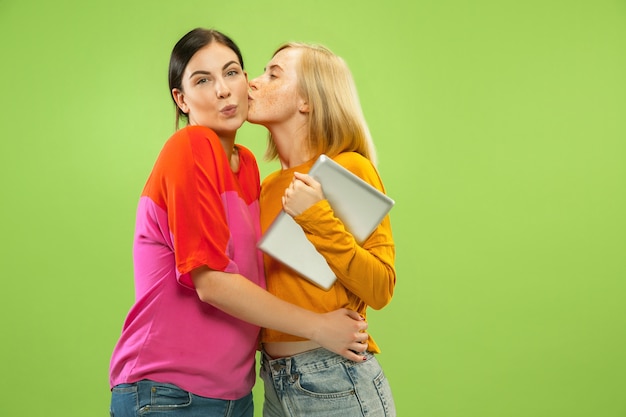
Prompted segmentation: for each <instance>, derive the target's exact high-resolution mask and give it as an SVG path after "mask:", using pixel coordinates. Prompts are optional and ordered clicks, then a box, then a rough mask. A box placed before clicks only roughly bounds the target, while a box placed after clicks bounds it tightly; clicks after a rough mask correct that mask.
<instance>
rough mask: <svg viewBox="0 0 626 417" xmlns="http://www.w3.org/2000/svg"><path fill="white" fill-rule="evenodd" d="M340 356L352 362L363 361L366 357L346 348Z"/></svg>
mask: <svg viewBox="0 0 626 417" xmlns="http://www.w3.org/2000/svg"><path fill="white" fill-rule="evenodd" d="M341 356H343V357H344V358H346V359H350V360H351V361H353V362H363V361H364V360H365V359H366V357H365V356H363V355H362V354H359V353H356V352H354V351H352V350H346V351H345V352H343V353H342V354H341Z"/></svg>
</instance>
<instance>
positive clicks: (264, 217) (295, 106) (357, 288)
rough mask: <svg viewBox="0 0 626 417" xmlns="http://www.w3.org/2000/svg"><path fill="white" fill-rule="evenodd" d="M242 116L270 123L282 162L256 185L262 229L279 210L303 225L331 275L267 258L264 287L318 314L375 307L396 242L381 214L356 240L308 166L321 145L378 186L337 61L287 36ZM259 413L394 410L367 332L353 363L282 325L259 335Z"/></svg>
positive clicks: (272, 144) (387, 293)
mask: <svg viewBox="0 0 626 417" xmlns="http://www.w3.org/2000/svg"><path fill="white" fill-rule="evenodd" d="M250 87H251V91H250V93H249V96H250V99H249V112H248V121H249V122H251V123H255V124H260V125H263V126H265V127H266V128H267V129H268V131H269V139H270V140H269V145H268V149H267V154H266V156H267V157H268V159H270V160H271V159H278V160H279V162H280V164H281V169H280V170H278V171H276V172H274V173H272V174H270V175H269V176H268V177H267V178H266V179H265V180H264V181H263V183H262V184H261V196H260V204H261V229H262V232H264V231H265V230H266V229H267V228H268V226H269V225H270V224H271V222H272V220H273V219H274V218H275V217H276V215H277V214H278V213H279V211H280V210H281V209H284V210H285V211H286V212H287V213H288V214H290V215H291V216H292V217H293V218H294V219H295V221H296V222H297V223H298V224H299V225H300V226H301V227H302V229H303V230H304V232H305V234H306V236H307V238H308V239H309V240H310V241H311V242H312V243H313V244H314V245H315V247H316V249H317V250H318V252H320V253H321V254H322V255H323V256H324V257H325V259H326V261H327V262H328V264H329V266H330V267H331V269H332V270H333V271H334V272H335V274H336V276H337V278H338V279H337V281H336V282H335V284H334V285H333V286H332V288H331V289H330V290H329V291H324V290H323V289H321V288H319V287H316V286H315V285H314V284H312V283H310V282H309V281H307V280H306V279H304V278H303V277H301V276H299V275H298V274H297V273H296V272H294V271H293V270H291V269H289V268H288V267H286V266H284V265H282V264H281V263H280V262H278V261H276V260H274V259H272V258H271V257H269V256H266V257H265V274H266V279H267V289H268V291H269V292H271V293H272V294H274V295H276V296H278V297H279V298H282V299H284V300H286V301H289V302H291V303H294V304H297V305H299V306H301V307H304V308H306V309H308V310H312V311H315V312H318V313H322V312H328V311H333V310H335V309H337V308H349V309H351V310H355V311H357V312H359V313H360V314H361V315H363V316H364V317H365V316H366V313H367V311H366V310H367V307H368V306H370V307H372V308H374V309H381V308H383V307H384V306H385V305H387V304H388V303H389V302H390V300H391V298H392V295H393V291H394V286H395V282H396V273H395V267H394V258H395V245H394V241H393V238H392V233H391V224H390V220H389V216H387V217H386V218H385V219H384V220H383V221H382V223H381V225H380V226H379V227H378V228H377V229H376V230H375V231H374V233H373V234H372V235H371V236H370V237H369V238H368V239H367V240H366V241H365V242H364V243H363V244H362V245H361V246H360V245H358V244H357V242H356V241H355V239H354V237H353V236H352V235H351V234H350V233H349V232H347V231H346V230H345V228H344V227H343V224H342V223H341V221H340V220H339V219H338V218H337V217H335V215H334V214H333V210H332V208H331V207H330V205H329V204H328V202H327V201H326V200H325V199H324V193H323V189H322V188H321V186H320V184H319V183H318V182H316V181H315V180H314V179H313V178H312V177H310V176H308V175H307V174H306V173H307V172H308V170H309V169H310V168H311V166H312V165H313V163H314V162H315V160H316V159H317V157H318V156H319V155H320V154H322V153H324V154H326V155H328V156H330V157H331V158H333V159H334V160H335V161H336V162H338V163H339V164H341V165H343V166H344V167H345V168H347V169H349V170H350V171H351V172H353V173H354V174H356V175H357V176H359V177H361V178H362V179H363V180H365V181H367V182H368V183H370V184H371V185H373V186H374V187H376V188H377V189H379V190H381V191H383V192H384V187H383V183H382V181H381V179H380V177H379V174H378V171H377V169H376V167H375V150H374V146H373V143H372V140H371V138H370V133H369V130H368V128H367V124H366V122H365V119H364V117H363V112H362V110H361V106H360V103H359V100H358V97H357V92H356V88H355V85H354V81H353V79H352V75H351V73H350V71H349V69H348V67H347V65H346V64H345V62H344V61H343V60H342V59H341V58H340V57H338V56H337V55H335V54H333V53H332V52H331V51H330V50H329V49H328V48H325V47H323V46H320V45H309V44H302V43H288V44H285V45H283V46H281V47H280V48H278V50H277V51H276V52H275V53H274V55H273V57H272V59H271V60H270V62H269V63H268V64H267V67H266V69H265V72H264V73H263V74H262V75H261V76H259V77H258V78H256V79H254V80H252V81H251V82H250ZM261 342H262V346H263V359H262V365H261V376H262V377H263V380H264V383H265V403H264V416H266V417H277V416H303V415H306V416H307V417H314V416H320V417H322V416H323V417H329V416H362V415H363V416H364V415H367V416H394V415H395V406H394V401H393V396H392V394H391V390H390V386H389V383H388V381H387V379H386V378H385V375H384V373H383V371H382V369H381V367H380V365H379V363H378V361H377V360H376V358H375V356H374V354H376V353H379V352H380V349H379V347H378V345H377V344H376V343H375V342H374V340H373V339H372V338H371V337H370V338H369V340H368V349H367V351H366V352H365V353H364V355H363V361H361V362H351V361H349V360H346V359H345V358H342V357H341V356H339V355H337V354H335V353H332V352H330V351H328V350H326V349H324V348H323V347H321V346H320V345H319V344H318V343H316V342H315V341H312V340H307V339H306V338H302V337H298V336H296V335H291V334H288V333H285V332H281V331H275V330H271V329H264V330H263V332H262V335H261Z"/></svg>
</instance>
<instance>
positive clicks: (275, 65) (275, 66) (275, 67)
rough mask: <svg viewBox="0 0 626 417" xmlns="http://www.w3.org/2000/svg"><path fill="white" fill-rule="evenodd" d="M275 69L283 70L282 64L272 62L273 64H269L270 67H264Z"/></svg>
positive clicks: (265, 69)
mask: <svg viewBox="0 0 626 417" xmlns="http://www.w3.org/2000/svg"><path fill="white" fill-rule="evenodd" d="M274 69H279V70H281V71H282V70H283V69H282V67H281V66H280V65H278V64H272V65H270V66H269V68H268V67H265V68H263V71H271V70H274Z"/></svg>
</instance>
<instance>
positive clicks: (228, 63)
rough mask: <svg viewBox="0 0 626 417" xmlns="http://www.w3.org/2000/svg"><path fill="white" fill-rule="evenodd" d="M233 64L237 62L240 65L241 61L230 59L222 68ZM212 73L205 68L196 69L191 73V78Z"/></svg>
mask: <svg viewBox="0 0 626 417" xmlns="http://www.w3.org/2000/svg"><path fill="white" fill-rule="evenodd" d="M232 64H236V65H239V63H238V62H237V61H228V62H227V63H226V64H225V65H224V66H223V67H222V69H223V70H225V69H226V68H228V67H230V66H231V65H232ZM198 74H200V75H210V74H211V71H204V70H198V71H194V72H192V73H191V75H190V76H189V78H193V77H194V76H195V75H198Z"/></svg>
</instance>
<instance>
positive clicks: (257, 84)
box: [248, 48, 308, 127]
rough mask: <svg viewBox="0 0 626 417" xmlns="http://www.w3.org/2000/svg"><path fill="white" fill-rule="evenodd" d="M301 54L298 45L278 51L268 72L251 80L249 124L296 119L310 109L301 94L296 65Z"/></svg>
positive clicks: (267, 124) (266, 68)
mask: <svg viewBox="0 0 626 417" xmlns="http://www.w3.org/2000/svg"><path fill="white" fill-rule="evenodd" d="M301 53H302V51H301V50H300V49H297V48H286V49H283V50H281V51H279V52H278V53H277V54H276V55H275V56H274V57H273V58H272V60H271V61H270V62H269V63H268V64H267V66H266V67H265V72H264V73H263V74H262V75H261V76H259V77H257V78H255V79H254V80H252V81H251V82H250V90H251V91H250V93H249V96H250V100H249V109H248V121H249V122H250V123H256V124H260V125H264V126H267V127H270V126H273V125H278V124H282V123H285V122H289V121H291V120H294V119H297V118H298V117H300V116H301V114H302V113H304V112H307V111H308V109H307V108H306V103H305V102H304V100H303V99H302V98H301V97H300V95H299V94H298V76H297V74H296V66H297V64H298V60H299V59H300V55H301Z"/></svg>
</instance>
